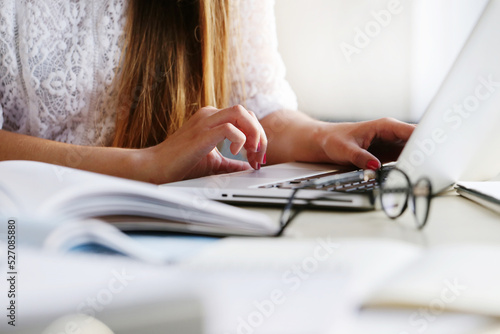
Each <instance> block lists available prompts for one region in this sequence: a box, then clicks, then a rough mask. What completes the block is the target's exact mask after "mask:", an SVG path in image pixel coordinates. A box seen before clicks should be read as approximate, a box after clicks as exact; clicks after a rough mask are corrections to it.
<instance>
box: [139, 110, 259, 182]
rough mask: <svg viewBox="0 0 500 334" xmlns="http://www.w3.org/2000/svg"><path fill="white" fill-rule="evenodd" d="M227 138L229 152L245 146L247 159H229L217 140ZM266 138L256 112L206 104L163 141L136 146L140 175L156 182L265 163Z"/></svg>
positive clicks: (256, 166) (235, 152)
mask: <svg viewBox="0 0 500 334" xmlns="http://www.w3.org/2000/svg"><path fill="white" fill-rule="evenodd" d="M224 139H228V140H229V141H231V146H230V149H231V153H233V154H234V155H236V154H238V153H239V152H240V150H241V149H242V148H243V147H244V148H245V149H246V151H247V158H248V163H247V162H244V161H238V160H233V159H228V158H226V157H224V156H222V155H221V154H220V152H219V151H218V150H217V147H216V146H217V144H218V143H220V142H221V141H223V140H224ZM266 150H267V138H266V134H265V132H264V129H263V128H262V126H261V124H260V122H259V121H258V119H257V117H256V116H255V114H254V113H253V112H251V111H248V110H246V109H245V108H243V107H242V106H239V105H238V106H234V107H231V108H227V109H222V110H219V109H216V108H213V107H205V108H201V109H200V110H198V111H197V112H196V113H195V114H194V115H193V116H192V117H191V118H190V119H189V120H188V121H187V122H186V123H184V125H183V126H182V127H181V128H180V129H179V130H177V131H176V132H175V133H174V134H173V135H171V136H169V137H168V138H167V139H166V140H165V141H164V142H162V143H160V144H158V145H156V146H153V147H150V148H146V149H143V150H138V151H137V152H138V153H139V156H140V159H141V160H142V163H141V164H142V166H144V169H143V170H142V173H146V175H144V177H143V179H146V180H148V181H149V182H153V183H156V184H161V183H167V182H173V181H180V180H184V179H188V178H194V177H200V176H205V175H212V174H220V173H227V172H236V171H241V170H246V169H250V168H252V167H253V168H254V169H260V166H261V164H264V163H265V155H266Z"/></svg>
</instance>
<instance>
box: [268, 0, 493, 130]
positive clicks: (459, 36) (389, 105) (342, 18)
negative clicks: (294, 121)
mask: <svg viewBox="0 0 500 334" xmlns="http://www.w3.org/2000/svg"><path fill="white" fill-rule="evenodd" d="M486 2H487V0H399V1H398V0H276V20H277V30H278V39H279V50H280V52H281V55H282V57H283V60H284V61H285V64H286V66H287V71H288V72H287V79H288V80H289V82H290V84H291V85H292V87H293V88H294V90H295V92H296V93H297V96H298V101H299V108H300V110H302V111H305V112H307V113H309V114H311V115H313V116H315V117H317V118H321V119H328V120H364V119H374V118H378V117H385V116H391V117H396V118H399V119H402V120H406V121H418V119H419V118H420V116H421V114H422V113H423V112H424V111H425V109H426V107H427V105H428V104H429V102H430V100H431V99H432V97H433V96H434V94H435V92H436V91H437V89H438V88H439V86H440V84H441V82H442V80H443V79H444V76H445V75H446V73H447V72H448V70H449V69H450V67H451V65H452V64H453V61H454V60H455V58H456V56H457V55H458V53H459V51H460V49H461V48H462V47H463V45H464V43H465V41H466V39H467V37H468V35H469V33H470V31H471V30H472V28H473V27H474V25H475V23H476V22H477V19H478V18H479V16H480V14H481V12H482V9H483V8H484V6H485V4H486ZM388 13H390V16H389V15H387V14H388ZM377 17H378V21H377ZM360 31H362V32H361V33H360ZM342 48H343V49H344V51H342ZM349 51H350V52H349Z"/></svg>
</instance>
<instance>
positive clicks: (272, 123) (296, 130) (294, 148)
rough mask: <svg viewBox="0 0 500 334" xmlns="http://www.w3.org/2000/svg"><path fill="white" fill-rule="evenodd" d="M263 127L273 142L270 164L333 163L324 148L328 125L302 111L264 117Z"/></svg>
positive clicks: (276, 113)
mask: <svg viewBox="0 0 500 334" xmlns="http://www.w3.org/2000/svg"><path fill="white" fill-rule="evenodd" d="M261 124H262V126H263V127H264V130H265V131H266V135H267V139H268V142H269V144H268V148H267V152H268V153H267V156H268V163H269V164H275V163H282V162H289V161H304V162H320V161H323V162H326V161H328V160H329V159H328V157H327V156H326V155H325V152H324V150H323V149H322V145H321V140H322V136H323V134H322V132H323V131H324V124H325V123H323V122H320V121H317V120H314V119H312V118H311V117H309V116H307V115H306V114H304V113H302V112H300V111H292V110H283V111H276V112H274V113H272V114H270V115H268V116H266V117H264V118H263V119H261Z"/></svg>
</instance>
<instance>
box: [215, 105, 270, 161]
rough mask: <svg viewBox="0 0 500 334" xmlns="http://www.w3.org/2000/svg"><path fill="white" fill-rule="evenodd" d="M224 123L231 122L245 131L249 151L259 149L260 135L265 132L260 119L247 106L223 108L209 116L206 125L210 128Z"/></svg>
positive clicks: (246, 146)
mask: <svg viewBox="0 0 500 334" xmlns="http://www.w3.org/2000/svg"><path fill="white" fill-rule="evenodd" d="M223 123H231V124H233V125H234V126H236V127H237V128H238V129H240V130H241V131H243V133H244V134H245V136H246V138H247V141H246V143H245V148H246V149H247V150H248V151H253V152H256V151H258V148H259V142H260V141H261V140H260V137H261V135H262V133H263V129H262V126H261V125H260V123H259V121H258V120H257V119H256V118H255V117H253V116H252V115H251V114H250V113H249V112H248V111H247V110H246V109H245V108H243V107H242V106H239V105H238V106H234V107H231V108H227V109H223V110H221V111H219V112H217V113H215V114H214V115H212V116H211V117H209V118H207V120H206V126H208V127H209V128H212V127H216V126H219V125H221V124H223Z"/></svg>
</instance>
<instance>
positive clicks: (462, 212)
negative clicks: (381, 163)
mask: <svg viewBox="0 0 500 334" xmlns="http://www.w3.org/2000/svg"><path fill="white" fill-rule="evenodd" d="M251 210H255V211H259V212H262V213H265V214H267V215H269V216H270V217H272V219H273V220H276V221H277V220H278V219H279V215H280V210H277V209H270V208H251ZM284 235H285V237H289V238H317V237H322V236H325V235H329V236H331V237H334V238H378V239H393V240H399V241H405V242H409V243H412V244H416V245H420V246H423V247H432V246H438V245H445V244H464V243H472V244H476V243H479V244H495V245H500V215H499V214H497V213H495V212H493V211H491V210H489V209H486V208H484V207H482V206H480V205H478V204H476V203H474V202H472V201H470V200H468V199H465V198H463V197H461V196H459V195H456V194H455V192H454V191H450V192H448V193H446V194H444V195H442V196H439V197H436V198H434V199H433V200H432V202H431V209H430V214H429V220H428V222H427V225H426V227H425V228H424V229H423V230H422V231H419V230H417V229H416V228H415V222H414V217H413V213H412V212H411V211H410V210H407V212H405V214H404V215H403V216H401V217H400V218H398V219H396V220H391V219H389V218H387V216H386V215H385V214H384V213H383V212H382V211H381V210H377V211H368V212H342V211H340V212H339V211H321V210H309V211H303V212H302V213H300V214H299V215H298V216H297V217H296V218H295V219H294V221H293V222H292V223H291V224H290V226H288V228H287V230H286V231H285V233H284Z"/></svg>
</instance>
